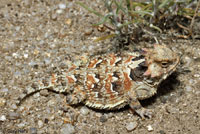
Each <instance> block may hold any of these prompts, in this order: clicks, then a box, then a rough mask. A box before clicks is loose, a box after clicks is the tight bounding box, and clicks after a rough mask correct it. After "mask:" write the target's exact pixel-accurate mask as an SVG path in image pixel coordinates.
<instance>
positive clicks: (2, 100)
mask: <svg viewBox="0 0 200 134" xmlns="http://www.w3.org/2000/svg"><path fill="white" fill-rule="evenodd" d="M5 104H6V99H4V98H0V107H2V106H4V105H5Z"/></svg>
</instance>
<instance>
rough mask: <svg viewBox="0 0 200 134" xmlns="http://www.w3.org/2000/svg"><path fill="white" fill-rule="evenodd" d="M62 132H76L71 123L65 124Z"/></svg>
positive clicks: (70, 133) (64, 133)
mask: <svg viewBox="0 0 200 134" xmlns="http://www.w3.org/2000/svg"><path fill="white" fill-rule="evenodd" d="M60 133H61V134H74V133H75V128H74V126H72V125H71V124H65V125H63V127H62V128H61V130H60Z"/></svg>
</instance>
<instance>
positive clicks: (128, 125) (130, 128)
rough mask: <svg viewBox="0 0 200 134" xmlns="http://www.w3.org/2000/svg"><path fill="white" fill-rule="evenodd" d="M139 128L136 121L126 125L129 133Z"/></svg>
mask: <svg viewBox="0 0 200 134" xmlns="http://www.w3.org/2000/svg"><path fill="white" fill-rule="evenodd" d="M137 126H138V123H137V122H136V121H134V122H130V123H128V124H127V125H126V129H127V130H128V131H133V130H134V129H135V128H136V127H137Z"/></svg>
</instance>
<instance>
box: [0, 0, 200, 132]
mask: <svg viewBox="0 0 200 134" xmlns="http://www.w3.org/2000/svg"><path fill="white" fill-rule="evenodd" d="M86 3H87V4H88V5H90V7H93V8H95V9H98V10H101V11H104V7H103V4H102V2H101V1H100V0H98V1H94V0H90V1H86ZM0 18H1V19H0V31H1V32H0V40H1V41H0V45H1V47H0V53H1V54H0V59H1V62H0V78H1V79H0V134H1V133H2V134H4V133H36V132H37V133H54V134H56V133H64V132H66V133H67V132H68V133H80V134H120V133H124V134H129V133H138V134H143V133H148V132H151V133H155V134H183V133H184V134H187V133H190V134H197V133H198V132H200V128H199V126H200V119H199V116H200V110H199V107H200V101H199V98H200V91H199V89H200V73H199V72H200V45H199V44H200V42H199V41H198V40H194V41H193V40H174V39H169V40H166V41H164V43H165V44H167V45H168V46H169V47H171V48H172V49H173V50H175V51H176V52H177V53H179V54H181V55H182V63H181V66H180V69H179V71H178V73H177V75H176V74H173V75H172V76H171V77H170V78H169V79H168V80H167V81H166V82H164V83H163V84H162V85H161V86H160V88H159V93H158V95H156V96H155V97H153V98H151V99H148V100H145V101H142V104H143V105H144V106H145V107H147V108H150V109H153V110H154V112H155V115H154V117H153V118H152V119H145V120H141V119H140V118H139V117H138V116H137V115H134V114H132V113H131V112H130V111H129V108H128V107H125V108H124V109H121V110H119V111H110V112H105V111H96V110H93V109H88V108H87V107H85V106H82V105H81V106H77V107H73V108H69V107H68V106H67V105H66V103H65V96H64V95H61V94H56V93H52V92H47V93H45V92H44V93H36V94H34V95H33V96H30V97H28V98H27V99H26V100H25V101H24V102H23V104H22V105H21V106H20V107H18V106H17V105H15V103H16V101H17V98H18V96H20V95H22V94H23V92H24V91H25V89H26V87H27V85H28V84H30V83H31V82H32V81H33V80H35V79H38V78H41V77H45V76H48V75H49V72H50V70H51V68H53V67H56V66H58V65H60V64H61V63H62V62H63V61H65V59H66V58H67V57H68V55H72V56H74V57H77V56H79V55H80V54H81V53H83V52H88V53H89V54H91V55H92V54H95V53H98V52H101V51H105V50H106V49H107V48H108V46H111V45H112V43H111V42H110V40H106V41H104V42H93V39H95V38H96V37H99V36H101V35H103V34H104V33H102V32H99V31H98V30H97V29H96V28H93V27H91V23H95V22H98V18H97V17H96V16H94V15H92V14H90V13H88V12H87V11H86V10H84V9H83V8H81V7H80V6H78V5H77V4H75V2H74V1H70V0H68V1H64V0H63V1H57V0H56V1H37V0H35V1H32V0H25V1H16V2H11V1H10V2H9V1H2V2H1V4H0ZM105 32H106V31H105ZM144 46H151V45H150V44H147V43H140V44H137V46H136V47H144ZM127 129H128V130H127Z"/></svg>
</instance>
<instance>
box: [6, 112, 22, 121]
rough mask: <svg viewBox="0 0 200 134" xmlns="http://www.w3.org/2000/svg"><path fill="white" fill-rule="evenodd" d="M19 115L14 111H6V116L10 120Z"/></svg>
mask: <svg viewBox="0 0 200 134" xmlns="http://www.w3.org/2000/svg"><path fill="white" fill-rule="evenodd" d="M19 117H20V115H19V113H16V112H9V113H8V118H9V119H11V120H16V119H18V118H19Z"/></svg>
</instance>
